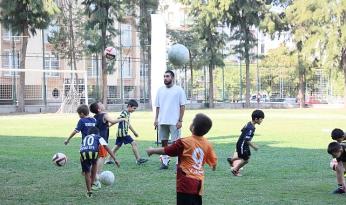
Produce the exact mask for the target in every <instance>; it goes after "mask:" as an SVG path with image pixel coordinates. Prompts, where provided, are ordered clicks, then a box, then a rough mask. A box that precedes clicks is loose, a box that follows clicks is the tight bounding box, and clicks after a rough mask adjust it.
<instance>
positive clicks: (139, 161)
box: [137, 158, 148, 165]
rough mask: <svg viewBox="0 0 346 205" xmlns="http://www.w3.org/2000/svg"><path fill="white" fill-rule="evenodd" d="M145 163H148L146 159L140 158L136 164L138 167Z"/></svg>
mask: <svg viewBox="0 0 346 205" xmlns="http://www.w3.org/2000/svg"><path fill="white" fill-rule="evenodd" d="M147 161H148V160H147V159H142V158H140V159H139V160H137V164H138V165H141V164H144V163H146V162H147Z"/></svg>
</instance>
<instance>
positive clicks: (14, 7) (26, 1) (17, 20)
mask: <svg viewBox="0 0 346 205" xmlns="http://www.w3.org/2000/svg"><path fill="white" fill-rule="evenodd" d="M0 8H1V12H0V14H1V15H0V21H1V22H2V23H3V25H4V26H5V28H6V29H9V30H11V31H12V33H18V34H20V35H22V36H23V38H22V39H23V40H22V48H21V52H20V54H21V56H20V69H25V58H26V50H27V45H28V38H29V36H30V35H31V36H34V35H36V29H45V28H47V27H48V25H49V23H50V21H51V19H52V17H53V15H54V14H56V13H58V12H59V9H58V7H57V6H56V4H55V3H54V1H53V0H41V1H40V0H12V1H1V3H0ZM19 78H20V81H19V86H18V108H17V111H18V112H24V111H25V108H24V106H25V102H24V91H25V73H24V72H20V74H19Z"/></svg>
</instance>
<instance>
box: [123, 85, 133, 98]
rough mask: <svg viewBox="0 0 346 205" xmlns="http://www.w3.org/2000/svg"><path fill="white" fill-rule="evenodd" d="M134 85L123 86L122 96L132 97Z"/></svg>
mask: <svg viewBox="0 0 346 205" xmlns="http://www.w3.org/2000/svg"><path fill="white" fill-rule="evenodd" d="M134 91H135V87H134V86H124V98H127V99H129V98H134V96H135V95H134V93H135V92H134Z"/></svg>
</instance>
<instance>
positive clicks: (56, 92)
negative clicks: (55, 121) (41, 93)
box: [52, 88, 60, 98]
mask: <svg viewBox="0 0 346 205" xmlns="http://www.w3.org/2000/svg"><path fill="white" fill-rule="evenodd" d="M52 96H53V97H54V98H58V97H59V96H60V92H59V90H58V89H57V88H54V89H53V91H52Z"/></svg>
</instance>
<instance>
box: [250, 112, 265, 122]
mask: <svg viewBox="0 0 346 205" xmlns="http://www.w3.org/2000/svg"><path fill="white" fill-rule="evenodd" d="M251 118H252V120H255V119H260V118H262V119H264V112H263V111H262V110H255V111H253V112H252V114H251Z"/></svg>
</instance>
